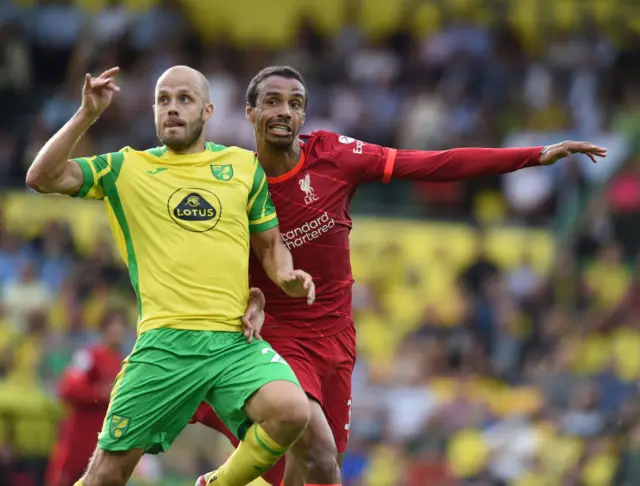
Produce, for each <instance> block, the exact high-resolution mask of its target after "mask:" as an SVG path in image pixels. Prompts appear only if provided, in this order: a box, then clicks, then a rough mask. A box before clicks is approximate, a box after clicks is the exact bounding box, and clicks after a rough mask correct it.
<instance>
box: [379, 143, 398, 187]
mask: <svg viewBox="0 0 640 486" xmlns="http://www.w3.org/2000/svg"><path fill="white" fill-rule="evenodd" d="M397 153H398V151H397V150H396V149H394V148H390V149H388V152H387V160H386V161H385V163H384V173H383V174H382V179H381V181H382V182H384V183H385V184H388V183H389V181H390V180H391V176H392V175H393V167H394V165H396V154H397Z"/></svg>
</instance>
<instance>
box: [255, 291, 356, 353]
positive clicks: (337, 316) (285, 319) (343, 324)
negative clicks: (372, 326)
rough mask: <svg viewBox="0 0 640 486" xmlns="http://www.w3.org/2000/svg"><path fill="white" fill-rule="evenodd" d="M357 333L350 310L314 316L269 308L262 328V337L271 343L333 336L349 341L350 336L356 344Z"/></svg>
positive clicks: (321, 313)
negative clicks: (277, 340) (273, 341)
mask: <svg viewBox="0 0 640 486" xmlns="http://www.w3.org/2000/svg"><path fill="white" fill-rule="evenodd" d="M267 302H268V301H267ZM315 305H316V304H315V303H314V306H315ZM307 307H308V306H307ZM355 332H356V331H355V325H354V322H353V316H352V314H351V309H350V308H349V309H347V310H346V311H343V310H335V311H331V312H320V313H317V314H315V315H314V314H310V313H309V312H307V313H306V314H305V313H295V312H288V311H287V312H280V311H278V309H272V308H270V307H269V308H268V309H267V315H266V319H265V322H264V326H263V327H262V336H263V337H264V338H265V339H267V340H269V341H270V340H276V339H304V340H317V339H326V338H331V337H333V336H338V337H339V338H342V339H343V340H346V341H348V340H349V339H348V338H349V335H353V338H352V339H351V340H352V341H353V342H354V343H355ZM354 347H355V344H354Z"/></svg>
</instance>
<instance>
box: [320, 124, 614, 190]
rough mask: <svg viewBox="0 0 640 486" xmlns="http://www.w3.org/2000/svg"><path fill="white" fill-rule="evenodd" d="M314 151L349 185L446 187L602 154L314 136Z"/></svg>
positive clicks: (566, 147) (578, 148) (576, 148)
mask: <svg viewBox="0 0 640 486" xmlns="http://www.w3.org/2000/svg"><path fill="white" fill-rule="evenodd" d="M318 133H319V135H318V137H317V138H318V140H319V142H317V146H318V148H317V149H316V150H317V151H318V152H319V153H322V154H323V156H325V157H331V158H332V159H333V160H335V161H336V162H338V163H339V164H340V167H342V168H343V171H344V178H345V180H347V181H349V182H350V183H352V184H361V183H363V182H374V181H382V182H389V181H390V180H391V179H392V178H398V179H413V180H423V181H434V182H448V181H460V180H465V179H471V178H473V177H479V176H486V175H497V174H505V173H507V172H513V171H516V170H519V169H523V168H525V167H535V166H537V165H551V164H553V163H555V162H557V161H558V160H560V159H562V158H565V157H568V156H569V155H572V154H578V153H580V154H585V155H586V156H587V157H589V158H590V159H591V160H592V161H593V162H595V161H596V158H597V157H605V156H606V153H607V151H606V149H604V148H602V147H598V146H596V145H593V144H592V143H589V142H572V141H566V142H561V143H557V144H554V145H548V146H546V147H542V146H539V147H527V148H457V149H451V150H438V151H430V150H398V149H394V148H388V147H382V146H380V145H375V144H370V143H366V142H361V141H359V140H354V139H352V138H349V137H343V136H339V135H338V134H336V133H332V132H318Z"/></svg>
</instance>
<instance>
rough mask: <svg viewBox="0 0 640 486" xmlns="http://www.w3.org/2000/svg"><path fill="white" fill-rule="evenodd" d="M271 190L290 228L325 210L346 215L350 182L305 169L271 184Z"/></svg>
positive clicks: (284, 225) (281, 218) (282, 219)
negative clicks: (285, 179) (346, 182)
mask: <svg viewBox="0 0 640 486" xmlns="http://www.w3.org/2000/svg"><path fill="white" fill-rule="evenodd" d="M269 194H270V195H271V199H272V201H273V204H274V205H275V207H276V211H277V212H278V219H279V221H280V226H281V228H283V229H287V228H290V227H292V226H296V225H299V224H303V223H305V222H307V221H310V220H313V219H316V218H317V217H319V216H321V215H323V214H324V213H328V214H329V215H331V216H333V217H336V218H339V219H343V218H344V217H345V216H346V208H347V206H348V201H349V197H350V186H349V185H348V184H345V183H343V182H341V181H340V180H339V179H337V178H336V177H334V176H332V175H331V174H327V173H323V172H321V171H313V170H309V171H304V172H302V171H301V172H300V173H298V174H296V175H295V176H294V177H292V178H291V179H289V180H287V181H285V182H282V183H278V184H272V185H270V187H269Z"/></svg>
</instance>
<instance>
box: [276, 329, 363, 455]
mask: <svg viewBox="0 0 640 486" xmlns="http://www.w3.org/2000/svg"><path fill="white" fill-rule="evenodd" d="M266 339H267V341H269V344H271V346H273V349H275V350H276V351H277V352H278V353H279V354H280V356H282V357H283V358H284V359H285V360H286V361H287V363H289V365H290V366H291V368H292V369H293V371H294V372H295V374H296V376H297V377H298V380H299V381H300V385H301V386H302V389H303V390H304V391H305V392H306V393H307V395H309V396H310V397H311V398H313V399H314V400H315V401H317V402H318V403H319V404H320V405H321V406H322V409H323V410H324V414H325V416H326V417H327V422H329V427H331V431H332V432H333V437H334V439H335V441H336V446H337V447H338V452H344V451H346V450H347V441H348V439H349V427H350V425H351V378H352V376H353V367H354V366H355V362H356V332H355V329H354V328H353V327H352V326H349V327H347V328H345V329H344V330H342V331H341V332H339V333H337V334H334V335H332V336H327V337H323V338H314V339H300V338H295V337H286V336H269V337H268V338H266Z"/></svg>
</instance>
